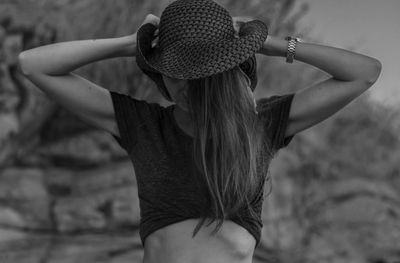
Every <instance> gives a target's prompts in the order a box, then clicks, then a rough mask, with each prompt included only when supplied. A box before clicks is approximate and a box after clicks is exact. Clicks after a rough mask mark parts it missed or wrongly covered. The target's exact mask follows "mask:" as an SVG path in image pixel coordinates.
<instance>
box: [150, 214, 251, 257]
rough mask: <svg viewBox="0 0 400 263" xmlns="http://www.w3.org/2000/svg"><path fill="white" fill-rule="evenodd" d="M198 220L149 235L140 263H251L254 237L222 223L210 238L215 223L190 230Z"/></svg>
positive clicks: (226, 221) (241, 229) (181, 223)
mask: <svg viewBox="0 0 400 263" xmlns="http://www.w3.org/2000/svg"><path fill="white" fill-rule="evenodd" d="M198 222H199V219H188V220H184V221H181V222H177V223H174V224H171V225H168V226H166V227H164V228H161V229H158V230H157V231H155V232H153V233H151V234H150V235H149V236H148V237H147V238H146V240H145V244H144V247H145V248H144V258H143V263H160V262H163V263H209V262H213V263H227V262H229V263H251V262H252V257H253V253H254V248H255V243H256V240H255V238H254V237H253V236H252V235H251V234H250V233H249V232H248V231H247V230H246V229H245V228H243V227H242V226H240V225H238V224H236V223H235V222H233V221H231V220H225V221H224V223H223V225H222V226H221V228H220V229H219V231H218V232H217V233H216V234H215V235H211V232H212V230H213V229H214V227H215V225H216V224H217V222H216V221H214V222H213V223H212V224H210V225H209V226H206V225H207V224H208V223H209V221H208V220H206V221H205V224H204V225H203V226H202V227H201V228H200V230H199V232H198V233H197V234H196V236H195V237H192V233H193V229H194V228H195V226H196V225H197V223H198Z"/></svg>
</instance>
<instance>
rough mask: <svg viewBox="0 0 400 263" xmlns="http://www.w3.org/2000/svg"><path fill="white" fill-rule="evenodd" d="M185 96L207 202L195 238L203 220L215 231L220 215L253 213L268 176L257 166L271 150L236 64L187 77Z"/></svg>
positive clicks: (245, 78)
mask: <svg viewBox="0 0 400 263" xmlns="http://www.w3.org/2000/svg"><path fill="white" fill-rule="evenodd" d="M187 95H188V107H189V115H190V116H191V119H192V121H193V124H194V139H193V158H194V162H195V164H196V169H198V171H199V172H200V174H202V176H203V177H202V179H204V182H205V184H206V186H207V189H208V192H209V196H210V201H211V204H210V205H211V207H210V209H209V210H207V211H203V217H202V220H201V222H199V224H197V225H196V227H195V229H194V232H193V236H195V235H196V233H197V232H198V231H199V229H200V228H201V227H202V225H203V224H204V221H205V220H206V218H211V222H210V223H209V224H211V223H212V222H214V221H215V220H218V225H217V226H216V228H215V230H214V231H213V233H216V232H217V231H218V230H219V229H220V227H221V225H222V224H223V221H224V219H229V218H230V217H231V216H234V215H235V214H237V213H238V210H240V209H244V208H246V209H248V210H249V212H250V213H251V215H252V216H254V217H256V216H257V215H256V212H255V211H254V209H253V208H252V206H251V205H250V203H251V201H252V200H254V198H255V197H256V195H257V193H258V190H259V189H260V185H261V184H262V185H263V184H264V182H265V179H266V177H267V173H263V172H260V171H258V170H257V168H258V167H257V164H258V162H259V161H260V162H262V161H263V160H262V159H260V158H270V157H271V156H272V153H271V151H270V146H269V145H268V143H267V142H266V140H265V139H264V129H263V124H262V123H261V122H260V121H259V119H258V115H257V111H256V106H257V105H256V100H255V97H254V95H253V92H252V91H251V89H250V79H249V78H248V77H247V75H246V74H245V73H244V72H243V71H242V70H241V69H240V67H239V66H236V67H235V68H233V69H231V70H228V71H225V72H222V73H219V74H215V75H212V76H210V77H206V78H201V79H194V80H188V90H187ZM209 224H208V225H209Z"/></svg>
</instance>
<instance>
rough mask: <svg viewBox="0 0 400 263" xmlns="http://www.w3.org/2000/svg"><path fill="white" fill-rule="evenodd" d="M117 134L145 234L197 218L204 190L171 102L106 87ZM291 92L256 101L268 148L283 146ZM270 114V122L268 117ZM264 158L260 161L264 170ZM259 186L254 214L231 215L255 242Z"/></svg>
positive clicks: (204, 200)
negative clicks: (129, 164) (131, 168)
mask: <svg viewBox="0 0 400 263" xmlns="http://www.w3.org/2000/svg"><path fill="white" fill-rule="evenodd" d="M110 94H111V98H112V102H113V106H114V111H115V119H116V122H117V125H118V129H119V132H120V137H118V136H115V135H113V137H114V138H115V139H116V140H117V141H118V143H119V144H120V145H121V147H122V148H123V149H125V150H126V152H127V153H128V155H129V157H130V159H131V161H132V163H133V166H134V170H135V175H136V180H137V184H138V195H139V206H140V227H139V234H140V238H141V241H142V245H143V246H144V241H145V238H146V237H147V236H148V235H149V234H151V233H152V232H154V231H156V230H157V229H160V228H162V227H164V226H167V225H170V224H173V223H176V222H179V221H183V220H186V219H189V218H201V212H202V211H204V209H207V207H208V201H209V199H208V198H207V189H206V186H205V183H204V182H203V181H202V178H201V175H200V174H199V173H197V172H196V171H195V169H194V168H193V167H194V163H193V161H192V158H191V153H192V149H191V147H192V137H191V136H189V135H188V134H186V133H185V132H184V131H183V130H182V129H181V128H180V127H179V126H178V124H177V123H176V121H175V118H174V117H173V108H174V107H175V104H174V105H171V106H169V107H162V106H161V105H159V104H157V103H148V102H146V101H144V100H137V99H135V98H133V97H130V96H128V95H125V94H121V93H118V92H114V91H110ZM293 97H294V93H289V94H284V95H275V96H271V97H268V98H262V99H259V100H258V101H257V111H258V116H259V117H260V121H263V122H264V123H265V132H266V136H267V137H268V138H269V140H270V142H271V143H272V148H273V150H274V151H278V150H279V149H281V148H283V147H285V146H287V145H288V144H289V142H290V141H291V140H292V138H293V136H294V135H292V136H289V137H284V132H285V130H286V127H287V123H288V117H289V111H290V106H291V103H292V99H293ZM269 119H271V121H269ZM268 165H269V161H267V163H260V164H259V167H262V169H259V171H260V172H263V173H266V172H267V169H268ZM262 186H263V185H260V190H259V191H258V193H257V198H255V199H254V201H253V203H252V204H253V205H254V209H255V210H256V211H257V214H258V216H257V218H252V217H251V216H250V214H249V213H248V212H247V210H246V211H242V212H241V214H240V217H239V216H238V217H237V218H231V220H232V221H234V222H235V223H237V224H239V225H241V226H242V227H244V228H245V229H247V230H248V231H249V233H251V234H252V235H253V236H254V238H255V239H256V247H257V246H258V244H259V242H260V237H261V229H262V226H263V224H262V220H261V210H262V203H263V200H264V197H263V187H262Z"/></svg>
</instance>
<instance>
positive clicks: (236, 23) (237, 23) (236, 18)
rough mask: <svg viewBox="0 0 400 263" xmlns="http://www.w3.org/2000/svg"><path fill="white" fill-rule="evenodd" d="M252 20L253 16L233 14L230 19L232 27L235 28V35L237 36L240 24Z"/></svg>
mask: <svg viewBox="0 0 400 263" xmlns="http://www.w3.org/2000/svg"><path fill="white" fill-rule="evenodd" d="M251 20H254V18H252V17H249V16H234V17H232V21H233V28H234V29H235V33H236V35H235V36H236V37H239V31H240V28H241V26H242V25H243V24H244V23H246V22H248V21H251Z"/></svg>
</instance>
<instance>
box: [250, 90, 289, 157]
mask: <svg viewBox="0 0 400 263" xmlns="http://www.w3.org/2000/svg"><path fill="white" fill-rule="evenodd" d="M294 95H295V93H288V94H284V95H274V96H271V97H267V98H261V99H260V100H258V102H257V111H258V112H259V113H258V114H259V115H260V116H261V119H262V121H263V122H264V123H265V129H266V130H265V133H266V135H267V136H268V137H269V139H270V142H271V143H272V147H273V148H274V149H275V150H276V151H277V150H279V149H281V148H283V147H286V146H287V145H288V144H289V143H290V142H291V141H292V139H293V137H294V134H293V135H291V136H287V137H285V132H286V128H287V126H288V122H289V113H290V107H291V105H292V101H293V98H294Z"/></svg>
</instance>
